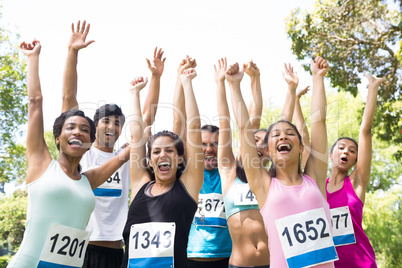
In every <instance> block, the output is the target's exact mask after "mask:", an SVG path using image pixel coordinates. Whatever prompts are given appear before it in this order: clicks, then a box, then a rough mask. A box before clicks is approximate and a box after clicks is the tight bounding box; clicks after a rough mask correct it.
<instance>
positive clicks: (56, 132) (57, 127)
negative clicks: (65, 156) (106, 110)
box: [53, 109, 96, 172]
mask: <svg viewBox="0 0 402 268" xmlns="http://www.w3.org/2000/svg"><path fill="white" fill-rule="evenodd" d="M72 116H81V117H83V118H85V119H86V120H87V121H88V123H89V127H90V132H89V138H90V139H91V143H93V142H94V141H95V131H96V127H95V124H94V121H92V119H91V118H89V117H88V116H86V115H85V113H84V112H83V111H81V110H76V109H71V110H68V111H65V112H64V113H62V114H61V115H60V116H59V117H57V118H56V120H54V124H53V136H54V140H55V142H56V139H57V138H58V137H60V135H61V132H62V130H63V126H64V122H65V121H66V120H67V119H68V118H69V117H72ZM56 147H57V150H59V151H60V144H57V142H56ZM88 150H89V149H88ZM78 172H81V166H80V165H78Z"/></svg>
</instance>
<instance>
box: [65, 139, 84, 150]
mask: <svg viewBox="0 0 402 268" xmlns="http://www.w3.org/2000/svg"><path fill="white" fill-rule="evenodd" d="M68 144H69V145H70V146H71V147H74V148H81V147H82V141H80V140H79V139H71V140H69V141H68Z"/></svg>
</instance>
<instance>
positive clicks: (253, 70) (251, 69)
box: [243, 60, 260, 78]
mask: <svg viewBox="0 0 402 268" xmlns="http://www.w3.org/2000/svg"><path fill="white" fill-rule="evenodd" d="M243 69H244V72H245V73H246V74H248V75H249V76H250V77H251V78H253V77H258V76H260V69H258V67H257V64H255V63H254V62H253V61H252V60H251V61H249V62H248V64H247V63H244V64H243Z"/></svg>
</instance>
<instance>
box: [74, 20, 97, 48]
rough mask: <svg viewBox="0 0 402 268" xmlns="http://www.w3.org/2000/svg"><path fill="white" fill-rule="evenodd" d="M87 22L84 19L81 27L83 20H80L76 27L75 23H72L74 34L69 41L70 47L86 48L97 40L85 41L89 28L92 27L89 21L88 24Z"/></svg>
mask: <svg viewBox="0 0 402 268" xmlns="http://www.w3.org/2000/svg"><path fill="white" fill-rule="evenodd" d="M86 23H87V22H86V21H85V20H84V22H83V23H82V27H81V22H80V21H78V22H77V27H76V29H74V23H72V24H71V30H72V34H71V38H70V41H69V42H68V48H72V49H75V50H80V49H81V48H86V47H87V46H89V45H90V44H92V43H93V42H95V40H90V41H85V40H86V39H87V35H88V33H89V28H90V27H91V25H90V24H89V23H88V25H86Z"/></svg>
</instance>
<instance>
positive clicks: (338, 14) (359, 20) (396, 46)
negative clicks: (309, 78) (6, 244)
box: [286, 0, 402, 159]
mask: <svg viewBox="0 0 402 268" xmlns="http://www.w3.org/2000/svg"><path fill="white" fill-rule="evenodd" d="M401 8H402V2H401V0H395V1H394V2H392V1H389V0H388V1H387V0H317V2H316V4H315V7H314V9H313V10H312V11H301V10H300V9H295V10H293V11H292V12H291V14H290V15H289V17H288V18H287V19H286V28H287V34H288V36H289V38H290V39H291V40H292V51H293V52H294V54H295V55H296V57H297V59H298V60H307V59H310V58H314V57H315V56H316V55H320V56H322V57H324V58H325V59H327V60H328V62H329V63H330V64H331V70H330V71H329V73H328V77H329V78H330V81H331V85H332V86H333V87H334V88H338V90H344V91H347V92H350V93H352V95H353V96H356V95H357V93H358V87H357V86H358V85H359V84H360V82H361V78H362V77H363V73H365V72H370V73H372V74H374V75H377V76H380V77H386V79H387V81H389V84H388V85H382V86H381V87H380V91H379V96H378V102H379V105H378V113H377V116H376V119H375V122H374V124H375V126H376V128H375V131H376V134H377V135H378V136H379V137H380V138H381V139H382V140H386V141H392V142H393V143H394V144H401V143H402V135H401V133H400V131H401V129H402V69H401V65H402V41H401V33H402V22H401V18H402V16H401V13H400V12H398V11H401ZM303 66H304V68H305V69H306V70H307V71H309V67H308V64H307V63H306V64H304V65H303ZM395 156H396V157H399V158H398V159H401V156H402V151H399V153H396V154H395Z"/></svg>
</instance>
